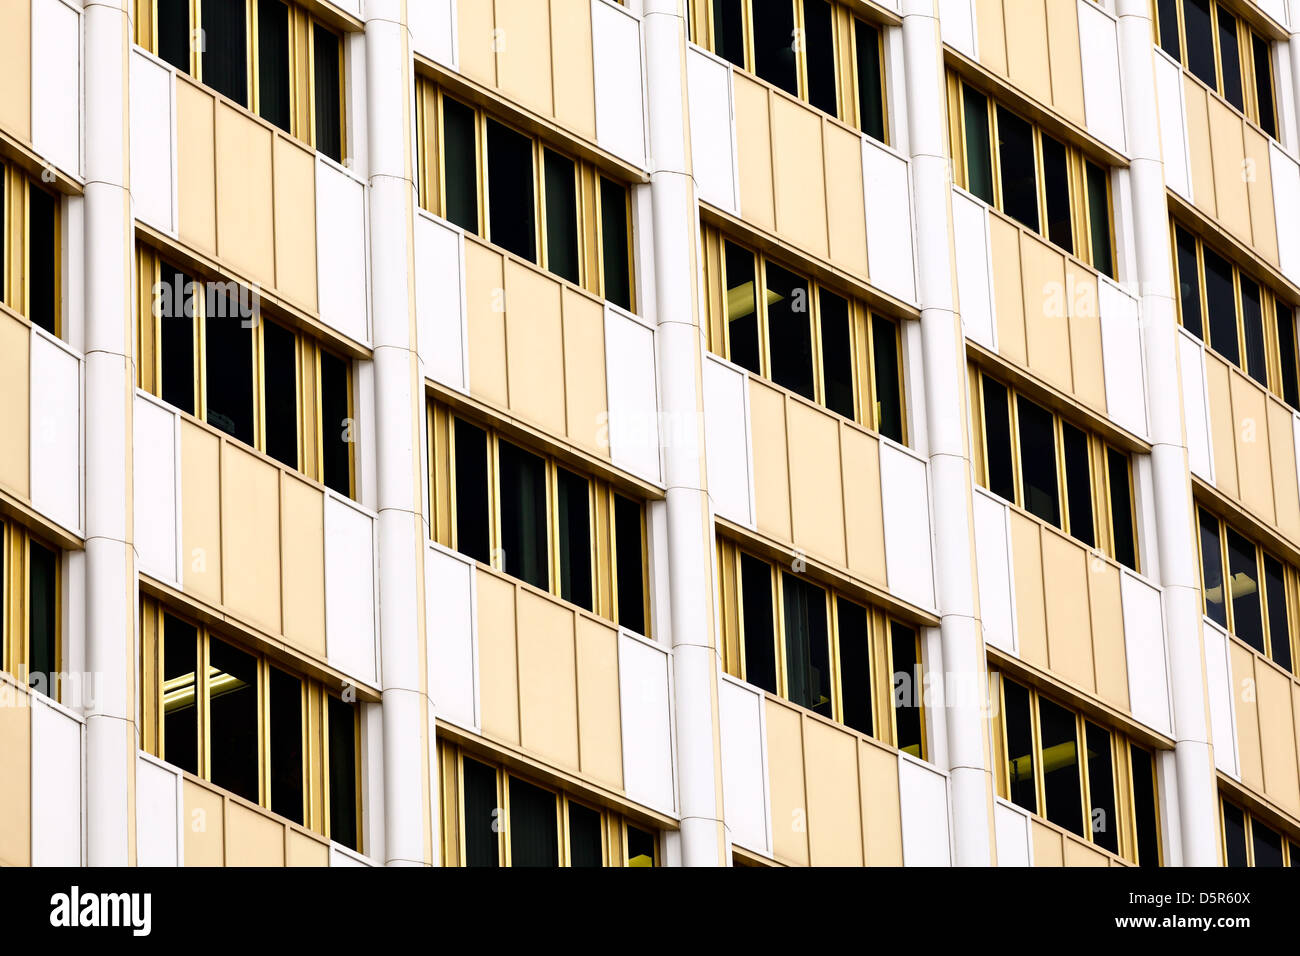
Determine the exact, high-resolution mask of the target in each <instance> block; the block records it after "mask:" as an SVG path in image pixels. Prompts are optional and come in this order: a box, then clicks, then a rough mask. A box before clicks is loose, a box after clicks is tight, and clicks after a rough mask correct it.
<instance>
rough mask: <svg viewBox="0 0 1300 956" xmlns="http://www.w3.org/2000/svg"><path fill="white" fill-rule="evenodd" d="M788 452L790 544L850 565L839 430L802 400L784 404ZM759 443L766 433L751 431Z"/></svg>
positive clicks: (836, 423) (829, 419) (832, 419)
mask: <svg viewBox="0 0 1300 956" xmlns="http://www.w3.org/2000/svg"><path fill="white" fill-rule="evenodd" d="M786 415H787V419H788V423H789V424H788V427H789V437H788V441H789V448H790V510H791V512H792V513H793V516H794V535H793V538H792V540H793V542H794V543H795V544H796V545H797V546H798V547H800V548H803V549H804V550H806V551H808V552H809V553H811V554H816V555H820V556H822V557H826V558H830V559H831V560H832V561H834V562H835V563H837V564H839V565H841V566H842V565H844V564H847V563H848V560H847V555H846V554H845V553H844V490H843V486H842V485H841V483H840V474H841V471H840V426H839V422H838V421H837V420H836V419H835V418H832V417H831V416H830V415H829V414H827V413H825V412H821V411H818V410H816V409H813V408H809V407H808V406H807V405H804V404H803V403H802V402H795V401H790V402H787V403H786ZM754 434H755V435H758V436H759V441H760V442H761V441H763V438H764V435H765V433H764V432H760V431H755V432H754Z"/></svg>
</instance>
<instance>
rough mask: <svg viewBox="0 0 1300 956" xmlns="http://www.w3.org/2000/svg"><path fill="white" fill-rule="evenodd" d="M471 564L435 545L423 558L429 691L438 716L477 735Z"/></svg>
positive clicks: (472, 566)
mask: <svg viewBox="0 0 1300 956" xmlns="http://www.w3.org/2000/svg"><path fill="white" fill-rule="evenodd" d="M474 574H475V571H474V562H473V561H471V560H469V559H467V558H465V557H463V556H462V555H459V554H455V553H454V552H452V551H449V550H447V549H446V548H443V547H441V546H439V545H437V544H432V543H431V544H430V545H429V550H428V553H427V554H426V556H425V559H424V575H425V582H426V583H425V591H424V602H425V626H426V628H427V632H428V637H429V641H428V644H429V661H428V664H429V685H428V686H429V693H430V694H431V695H432V696H433V703H434V707H435V708H436V712H437V715H438V716H439V717H441V718H442V719H443V720H448V721H451V722H452V723H454V724H456V725H458V726H460V727H464V728H465V729H466V730H472V731H474V732H475V733H478V728H479V718H478V646H477V645H478V627H477V621H476V616H475V606H476V605H475V597H474V594H475V591H474Z"/></svg>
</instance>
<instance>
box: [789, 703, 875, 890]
mask: <svg viewBox="0 0 1300 956" xmlns="http://www.w3.org/2000/svg"><path fill="white" fill-rule="evenodd" d="M803 729H804V765H805V768H806V774H807V778H808V845H809V848H810V853H811V857H812V863H813V866H862V862H863V861H862V804H861V802H860V801H859V799H858V788H857V787H855V786H853V781H854V778H855V777H857V776H858V755H857V749H858V747H857V744H858V740H857V737H855V736H854V735H853V734H851V733H848V732H847V731H843V730H840V729H838V728H836V727H829V726H827V725H826V724H823V723H821V722H820V721H816V720H812V719H810V718H807V717H805V718H804V722H803Z"/></svg>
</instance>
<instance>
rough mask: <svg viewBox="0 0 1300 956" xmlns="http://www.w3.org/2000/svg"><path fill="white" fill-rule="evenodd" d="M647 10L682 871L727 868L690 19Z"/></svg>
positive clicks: (669, 0)
mask: <svg viewBox="0 0 1300 956" xmlns="http://www.w3.org/2000/svg"><path fill="white" fill-rule="evenodd" d="M644 11H645V17H644V29H645V49H646V74H647V75H646V86H647V89H648V93H649V123H650V156H651V159H650V207H651V219H652V222H651V224H650V225H651V229H650V230H649V231H651V232H652V233H653V241H654V257H653V261H654V270H653V275H652V276H649V275H647V276H643V277H642V279H643V281H645V282H653V290H651V291H652V294H653V301H654V312H653V318H654V320H655V322H656V328H657V333H656V340H657V344H658V350H659V407H660V409H661V411H662V414H663V420H664V421H665V422H667V423H668V432H669V435H668V440H667V441H665V442H664V467H665V478H666V484H667V514H668V521H667V524H668V581H669V591H670V607H671V610H670V622H669V624H670V628H671V633H672V644H673V679H674V688H675V695H676V696H675V701H674V717H675V719H676V723H677V762H678V773H679V787H680V795H681V800H680V811H681V831H680V840H681V862H682V864H683V865H684V866H717V865H726V864H728V863H729V862H730V858H731V847H730V840H729V837H728V835H727V831H726V827H725V825H724V824H723V822H722V816H723V814H722V806H721V799H720V793H721V786H720V779H719V766H718V760H717V754H718V753H719V750H718V748H719V746H720V743H719V738H718V719H717V715H718V705H717V701H718V686H717V684H718V674H719V673H720V667H721V661H720V658H719V656H718V650H717V646H716V641H715V640H714V635H713V605H712V601H713V597H712V595H713V592H712V587H711V585H710V582H711V581H712V580H713V573H712V554H713V547H712V542H711V541H710V538H711V535H712V530H713V529H712V527H711V522H710V518H709V502H708V494H707V492H706V490H705V479H704V436H703V422H704V416H703V414H702V410H703V407H704V406H703V402H702V393H703V385H702V382H703V379H702V366H701V362H702V355H701V349H702V347H703V345H702V340H701V337H700V326H699V318H698V305H699V303H698V301H697V299H696V288H697V282H698V277H699V269H700V265H699V253H698V248H697V242H696V239H697V236H698V235H699V230H698V227H697V216H698V207H697V205H696V199H695V181H694V179H693V177H692V175H691V170H690V158H689V147H688V145H687V144H688V143H689V137H690V126H689V116H688V113H687V102H686V100H687V98H686V21H685V19H684V18H683V16H682V10H681V4H680V0H645V4H644ZM644 235H645V233H644V231H643V240H644ZM649 299H650V296H649V295H647V296H643V301H648V300H649ZM661 440H662V438H661Z"/></svg>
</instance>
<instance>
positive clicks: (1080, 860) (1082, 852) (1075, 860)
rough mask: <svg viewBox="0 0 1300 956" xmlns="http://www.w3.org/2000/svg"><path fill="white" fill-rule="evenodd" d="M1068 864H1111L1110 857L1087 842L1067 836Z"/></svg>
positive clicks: (1066, 862) (1066, 863) (1066, 856)
mask: <svg viewBox="0 0 1300 956" xmlns="http://www.w3.org/2000/svg"><path fill="white" fill-rule="evenodd" d="M1065 865H1066V866H1109V865H1110V857H1108V856H1107V855H1106V854H1105V853H1102V852H1101V851H1100V850H1098V849H1094V848H1093V847H1091V846H1089V845H1088V844H1086V843H1080V842H1079V841H1078V840H1071V839H1070V838H1069V837H1066V838H1065Z"/></svg>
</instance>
